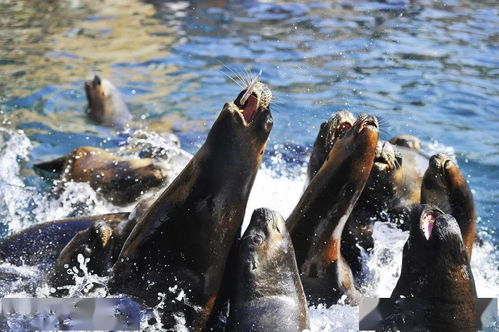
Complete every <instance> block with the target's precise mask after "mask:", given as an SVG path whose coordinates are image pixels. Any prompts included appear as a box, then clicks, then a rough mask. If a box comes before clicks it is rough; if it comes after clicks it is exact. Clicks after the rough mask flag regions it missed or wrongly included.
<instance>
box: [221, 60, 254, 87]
mask: <svg viewBox="0 0 499 332" xmlns="http://www.w3.org/2000/svg"><path fill="white" fill-rule="evenodd" d="M218 62H220V63H221V64H222V66H224V67H225V68H227V70H229V71H230V72H231V73H232V74H234V75H235V76H236V77H237V78H238V79H239V80H240V81H241V82H242V84H238V85H239V86H240V87H241V88H242V89H244V88H245V87H246V85H247V84H245V83H246V82H245V81H244V79H243V78H242V77H241V75H239V74H238V73H237V72H235V71H234V70H233V69H231V68H229V67H228V66H227V65H225V63H223V62H222V61H221V60H218ZM241 85H243V86H241Z"/></svg>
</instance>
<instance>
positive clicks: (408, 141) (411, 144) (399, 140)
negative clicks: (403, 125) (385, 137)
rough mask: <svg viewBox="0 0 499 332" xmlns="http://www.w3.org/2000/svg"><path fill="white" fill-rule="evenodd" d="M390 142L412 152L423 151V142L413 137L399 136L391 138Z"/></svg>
mask: <svg viewBox="0 0 499 332" xmlns="http://www.w3.org/2000/svg"><path fill="white" fill-rule="evenodd" d="M388 142H390V143H392V144H393V145H397V146H403V147H406V148H408V149H411V150H416V151H421V140H420V139H419V138H417V137H416V136H413V135H397V136H395V137H392V138H390V140H389V141H388Z"/></svg>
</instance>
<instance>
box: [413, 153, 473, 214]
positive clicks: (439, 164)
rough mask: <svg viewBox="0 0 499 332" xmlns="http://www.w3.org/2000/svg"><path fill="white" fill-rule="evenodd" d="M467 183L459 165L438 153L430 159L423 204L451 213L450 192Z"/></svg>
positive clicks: (423, 189)
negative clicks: (458, 185) (453, 188)
mask: <svg viewBox="0 0 499 332" xmlns="http://www.w3.org/2000/svg"><path fill="white" fill-rule="evenodd" d="M463 181H464V183H466V181H465V180H464V177H463V176H462V174H461V172H460V171H459V169H458V167H457V165H456V164H455V163H454V162H453V161H452V159H451V158H449V157H448V156H446V155H445V154H443V153H438V154H436V155H434V156H432V157H431V158H430V162H429V165H428V169H427V170H426V172H425V174H424V177H423V182H422V188H421V202H422V203H431V204H434V205H436V206H438V207H439V208H441V209H442V210H443V211H445V212H448V213H449V212H451V206H450V204H451V203H450V201H449V190H451V188H452V187H455V186H456V185H457V184H462V183H463Z"/></svg>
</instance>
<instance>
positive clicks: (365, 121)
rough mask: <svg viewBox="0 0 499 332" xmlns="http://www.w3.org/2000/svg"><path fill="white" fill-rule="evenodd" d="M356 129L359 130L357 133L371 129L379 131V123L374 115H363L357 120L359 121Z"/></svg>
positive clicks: (355, 125)
mask: <svg viewBox="0 0 499 332" xmlns="http://www.w3.org/2000/svg"><path fill="white" fill-rule="evenodd" d="M354 127H356V128H357V130H356V132H357V133H360V132H362V131H363V130H364V129H366V128H370V129H371V130H376V131H378V129H379V123H378V119H377V118H376V117H375V116H374V115H368V114H365V113H362V114H361V115H359V117H358V118H357V121H356V123H355V124H354Z"/></svg>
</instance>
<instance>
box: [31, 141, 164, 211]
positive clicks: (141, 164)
mask: <svg viewBox="0 0 499 332" xmlns="http://www.w3.org/2000/svg"><path fill="white" fill-rule="evenodd" d="M35 167H37V168H39V169H43V170H46V171H49V172H54V173H61V180H60V182H59V185H62V184H64V183H66V182H68V181H74V182H87V183H88V184H90V186H91V187H92V188H93V189H94V190H95V191H97V192H98V193H100V194H101V195H102V196H103V197H104V198H106V199H107V200H108V201H110V202H112V203H113V204H115V205H128V204H131V203H133V202H135V201H136V200H137V199H138V198H139V197H140V196H141V195H142V194H143V193H145V192H147V191H149V190H151V189H153V188H158V187H160V186H161V185H163V184H164V183H165V181H167V180H168V174H169V172H168V170H167V168H166V167H165V166H164V165H163V164H162V163H159V162H157V161H156V160H154V159H150V158H143V159H139V158H123V157H118V156H115V155H112V154H110V153H109V152H107V151H106V150H103V149H100V148H95V147H90V146H85V147H80V148H77V149H76V150H74V151H73V152H71V153H69V154H67V155H65V156H62V157H60V158H58V159H55V160H52V161H48V162H44V163H39V164H37V165H35Z"/></svg>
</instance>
